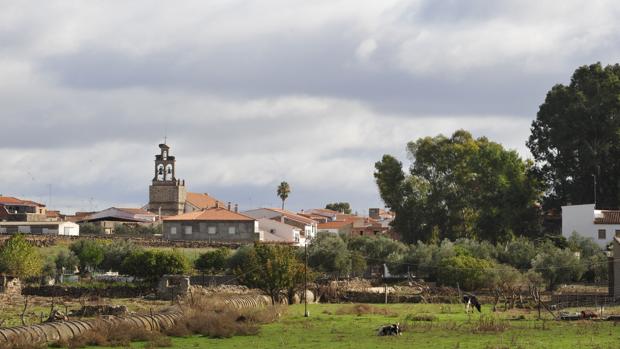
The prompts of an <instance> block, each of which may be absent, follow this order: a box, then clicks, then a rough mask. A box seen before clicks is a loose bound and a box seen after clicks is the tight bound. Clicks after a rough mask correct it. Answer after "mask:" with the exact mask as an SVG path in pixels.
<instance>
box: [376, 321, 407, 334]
mask: <svg viewBox="0 0 620 349" xmlns="http://www.w3.org/2000/svg"><path fill="white" fill-rule="evenodd" d="M377 335H378V336H399V335H402V332H401V331H400V323H395V324H391V325H385V326H381V327H380V328H379V333H377Z"/></svg>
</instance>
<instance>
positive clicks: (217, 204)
mask: <svg viewBox="0 0 620 349" xmlns="http://www.w3.org/2000/svg"><path fill="white" fill-rule="evenodd" d="M215 208H220V202H219V201H217V200H215Z"/></svg>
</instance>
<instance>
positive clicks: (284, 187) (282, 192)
mask: <svg viewBox="0 0 620 349" xmlns="http://www.w3.org/2000/svg"><path fill="white" fill-rule="evenodd" d="M290 192H291V187H290V186H289V185H288V183H286V182H282V183H280V185H279V186H278V196H279V197H280V199H282V209H283V210H284V200H286V199H287V198H288V194H289V193H290Z"/></svg>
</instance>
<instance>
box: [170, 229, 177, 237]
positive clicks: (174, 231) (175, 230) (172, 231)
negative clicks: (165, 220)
mask: <svg viewBox="0 0 620 349" xmlns="http://www.w3.org/2000/svg"><path fill="white" fill-rule="evenodd" d="M176 234H177V227H171V228H170V235H176Z"/></svg>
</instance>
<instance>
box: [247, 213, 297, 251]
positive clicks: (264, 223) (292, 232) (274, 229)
mask: <svg viewBox="0 0 620 349" xmlns="http://www.w3.org/2000/svg"><path fill="white" fill-rule="evenodd" d="M258 229H259V230H260V232H261V235H260V240H261V241H265V242H282V243H290V244H293V245H295V246H304V245H305V244H306V238H305V237H303V236H302V233H301V229H300V228H297V227H295V226H292V225H290V224H286V223H282V222H280V221H276V220H273V219H269V218H259V219H258Z"/></svg>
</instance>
